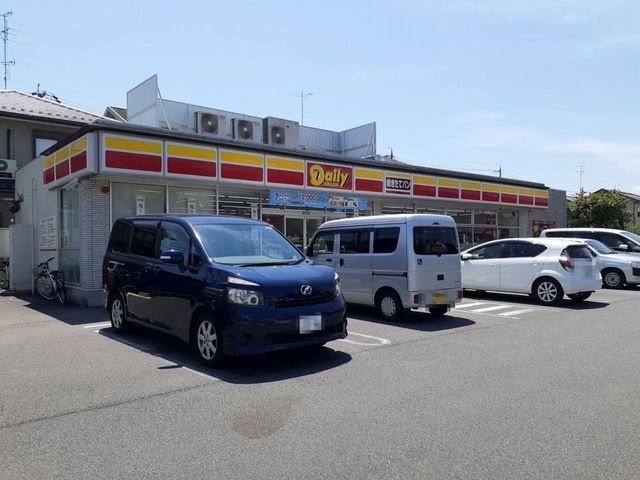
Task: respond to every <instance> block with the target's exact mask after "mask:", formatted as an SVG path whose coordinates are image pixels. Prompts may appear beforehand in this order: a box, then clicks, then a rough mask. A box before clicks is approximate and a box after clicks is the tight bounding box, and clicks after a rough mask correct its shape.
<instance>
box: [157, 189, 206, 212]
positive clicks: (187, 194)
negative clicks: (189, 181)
mask: <svg viewBox="0 0 640 480" xmlns="http://www.w3.org/2000/svg"><path fill="white" fill-rule="evenodd" d="M169 213H177V214H184V213H188V214H192V213H201V214H203V215H215V213H216V191H215V190H209V189H202V188H186V187H169Z"/></svg>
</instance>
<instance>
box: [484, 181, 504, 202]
mask: <svg viewBox="0 0 640 480" xmlns="http://www.w3.org/2000/svg"><path fill="white" fill-rule="evenodd" d="M482 201H483V202H494V203H498V202H499V201H500V185H495V184H493V183H483V184H482Z"/></svg>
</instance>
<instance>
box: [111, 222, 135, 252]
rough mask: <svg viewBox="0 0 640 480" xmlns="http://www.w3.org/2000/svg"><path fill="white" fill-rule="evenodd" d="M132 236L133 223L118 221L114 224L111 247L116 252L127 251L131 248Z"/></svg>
mask: <svg viewBox="0 0 640 480" xmlns="http://www.w3.org/2000/svg"><path fill="white" fill-rule="evenodd" d="M130 236H131V225H130V224H128V223H125V222H118V223H116V224H115V225H114V226H113V231H112V232H111V243H110V245H109V249H110V250H111V251H112V252H116V253H127V250H129V237H130Z"/></svg>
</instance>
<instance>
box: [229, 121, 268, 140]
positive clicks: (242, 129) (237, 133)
mask: <svg viewBox="0 0 640 480" xmlns="http://www.w3.org/2000/svg"><path fill="white" fill-rule="evenodd" d="M260 127H261V125H260V122H259V121H255V120H250V119H245V118H232V119H231V128H232V129H233V138H235V139H236V140H245V141H247V142H260V141H262V137H261V135H260V134H261V133H262V129H261V128H260Z"/></svg>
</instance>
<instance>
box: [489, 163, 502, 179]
mask: <svg viewBox="0 0 640 480" xmlns="http://www.w3.org/2000/svg"><path fill="white" fill-rule="evenodd" d="M496 167H498V168H497V169H496V170H491V172H492V173H497V174H498V177H499V178H502V165H500V164H498V165H496Z"/></svg>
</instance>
